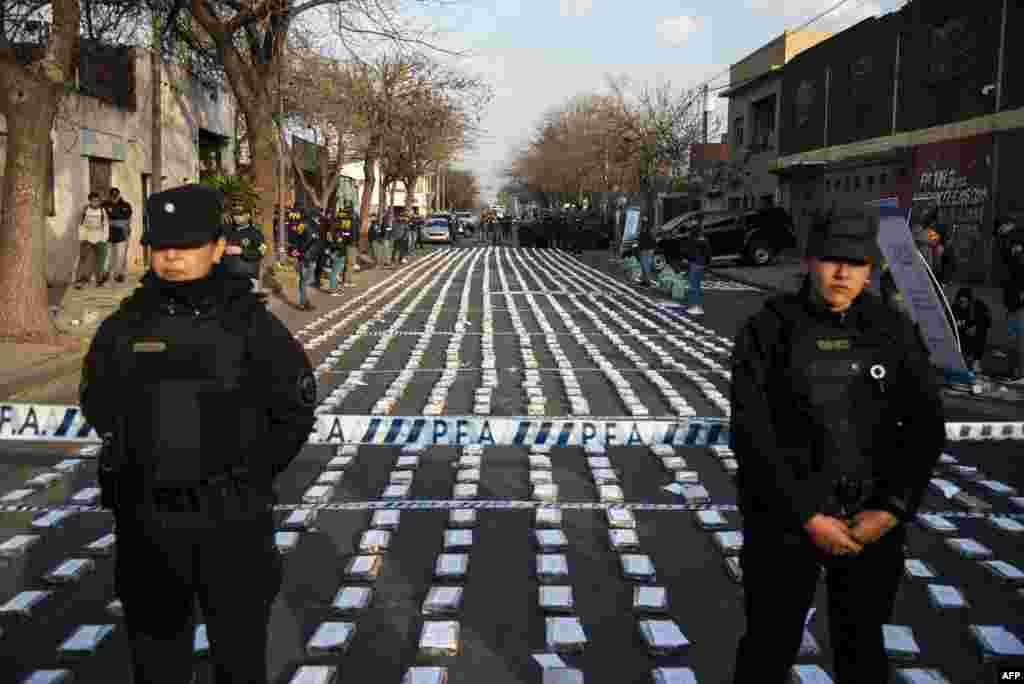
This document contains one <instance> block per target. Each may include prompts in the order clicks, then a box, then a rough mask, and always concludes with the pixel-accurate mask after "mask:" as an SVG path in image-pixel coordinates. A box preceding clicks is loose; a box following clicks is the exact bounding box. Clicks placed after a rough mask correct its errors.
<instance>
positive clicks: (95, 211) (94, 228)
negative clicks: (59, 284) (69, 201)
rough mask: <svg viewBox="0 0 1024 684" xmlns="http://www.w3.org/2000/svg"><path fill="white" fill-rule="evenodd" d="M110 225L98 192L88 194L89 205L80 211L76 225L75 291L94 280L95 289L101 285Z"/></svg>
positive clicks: (108, 245)
mask: <svg viewBox="0 0 1024 684" xmlns="http://www.w3.org/2000/svg"><path fill="white" fill-rule="evenodd" d="M109 238H110V223H109V220H108V219H107V212H106V210H104V209H103V205H102V204H101V203H100V194H99V193H98V192H90V193H89V204H88V205H86V207H85V209H83V210H82V220H81V221H79V224H78V263H77V264H76V267H75V289H77V290H81V289H82V288H83V287H85V286H86V285H88V284H89V282H90V281H91V280H92V279H93V278H95V279H96V287H100V286H102V285H103V282H104V281H103V272H104V271H105V270H106V261H107V251H108V249H109V248H110V243H109V242H107V240H108V239H109Z"/></svg>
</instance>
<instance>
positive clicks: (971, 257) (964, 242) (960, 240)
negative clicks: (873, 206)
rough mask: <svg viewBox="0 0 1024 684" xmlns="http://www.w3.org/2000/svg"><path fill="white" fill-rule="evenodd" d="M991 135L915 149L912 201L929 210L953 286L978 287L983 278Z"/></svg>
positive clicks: (984, 275)
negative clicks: (948, 258)
mask: <svg viewBox="0 0 1024 684" xmlns="http://www.w3.org/2000/svg"><path fill="white" fill-rule="evenodd" d="M991 159H992V136H991V135H979V136H975V137H973V138H964V139H961V140H953V141H949V142H944V143H935V144H932V145H921V146H919V147H917V148H916V149H915V150H914V168H913V172H912V180H913V193H914V194H913V198H912V199H913V202H914V203H915V204H917V203H919V202H920V203H925V204H929V205H934V207H935V208H936V209H937V211H938V224H939V227H940V230H941V232H943V233H944V235H945V238H946V249H947V250H951V251H952V254H953V257H954V264H955V265H956V268H955V270H954V272H953V274H952V279H953V280H955V281H966V282H971V283H982V282H984V281H985V277H986V259H985V257H986V250H987V249H988V240H987V234H988V233H990V232H991V231H988V230H986V228H985V227H986V226H988V225H990V224H991V219H990V218H989V217H988V214H989V211H988V207H989V193H990V188H991V184H992V165H991Z"/></svg>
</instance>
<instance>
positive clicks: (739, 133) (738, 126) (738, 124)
mask: <svg viewBox="0 0 1024 684" xmlns="http://www.w3.org/2000/svg"><path fill="white" fill-rule="evenodd" d="M732 127H733V131H734V132H735V135H736V138H735V143H734V144H735V145H736V147H743V142H744V138H743V117H742V116H737V117H736V120H735V121H733V124H732Z"/></svg>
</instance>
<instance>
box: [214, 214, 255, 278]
mask: <svg viewBox="0 0 1024 684" xmlns="http://www.w3.org/2000/svg"><path fill="white" fill-rule="evenodd" d="M224 232H225V236H226V239H227V240H226V241H227V243H228V244H229V245H237V246H239V247H241V248H242V253H241V254H225V255H224V256H223V257H222V258H221V263H223V264H224V268H225V269H227V270H228V272H229V273H232V274H233V275H237V276H241V277H243V278H257V277H259V271H260V261H262V259H263V255H262V254H261V253H260V246H261V245H262V244H263V242H264V240H263V231H261V230H260V229H259V228H257V227H256V226H253V225H247V226H226V227H225V231H224Z"/></svg>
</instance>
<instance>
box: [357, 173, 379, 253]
mask: <svg viewBox="0 0 1024 684" xmlns="http://www.w3.org/2000/svg"><path fill="white" fill-rule="evenodd" d="M375 161H376V160H375V159H374V158H373V157H371V156H370V155H369V154H368V155H366V159H365V160H364V161H363V178H364V179H365V180H364V182H363V197H362V200H361V201H360V205H359V235H357V236H356V242H357V244H358V245H359V250H360V251H361V252H364V253H365V252H368V251H369V249H370V240H369V237H370V236H369V229H370V202H371V201H372V200H373V187H374V183H376V181H377V177H376V175H374V173H373V165H374V162H375Z"/></svg>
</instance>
